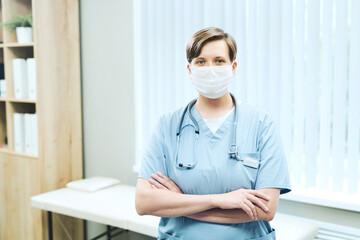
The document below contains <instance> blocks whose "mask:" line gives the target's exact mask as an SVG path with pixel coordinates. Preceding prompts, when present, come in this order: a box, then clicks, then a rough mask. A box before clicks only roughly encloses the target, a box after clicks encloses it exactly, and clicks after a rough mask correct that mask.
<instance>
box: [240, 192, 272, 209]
mask: <svg viewBox="0 0 360 240" xmlns="http://www.w3.org/2000/svg"><path fill="white" fill-rule="evenodd" d="M246 197H247V199H249V200H250V201H251V202H252V203H253V204H255V205H256V206H258V207H259V208H261V209H262V210H263V211H265V212H268V211H269V209H268V208H267V207H266V205H265V204H264V203H263V202H262V201H261V200H260V199H259V198H257V197H255V196H254V195H251V194H248V195H247V196H246Z"/></svg>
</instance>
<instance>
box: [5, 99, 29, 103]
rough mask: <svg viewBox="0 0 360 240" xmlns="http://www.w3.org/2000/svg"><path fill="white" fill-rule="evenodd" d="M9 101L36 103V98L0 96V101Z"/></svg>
mask: <svg viewBox="0 0 360 240" xmlns="http://www.w3.org/2000/svg"><path fill="white" fill-rule="evenodd" d="M3 99H5V101H9V102H16V103H36V100H33V99H28V98H0V101H4V100H3Z"/></svg>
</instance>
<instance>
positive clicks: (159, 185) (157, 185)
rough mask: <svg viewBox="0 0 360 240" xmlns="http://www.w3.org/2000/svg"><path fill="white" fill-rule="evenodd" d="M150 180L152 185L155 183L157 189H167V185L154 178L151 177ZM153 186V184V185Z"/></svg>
mask: <svg viewBox="0 0 360 240" xmlns="http://www.w3.org/2000/svg"><path fill="white" fill-rule="evenodd" d="M148 181H149V183H150V184H151V185H153V186H154V187H156V188H157V189H167V188H166V187H164V186H163V185H162V184H160V183H158V182H157V181H155V180H154V179H151V178H150V179H149V180H148ZM151 187H152V186H151ZM154 187H152V188H154Z"/></svg>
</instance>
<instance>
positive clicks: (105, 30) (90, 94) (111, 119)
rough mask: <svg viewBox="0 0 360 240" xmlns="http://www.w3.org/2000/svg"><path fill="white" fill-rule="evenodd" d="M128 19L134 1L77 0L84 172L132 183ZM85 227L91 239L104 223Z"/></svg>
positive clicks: (134, 182) (131, 90)
mask: <svg viewBox="0 0 360 240" xmlns="http://www.w3.org/2000/svg"><path fill="white" fill-rule="evenodd" d="M132 19H133V8H132V1H129V0H102V1H99V0H84V1H80V29H81V30H80V31H81V66H82V100H83V134H84V136H83V139H84V176H85V177H92V176H108V177H114V178H117V179H120V180H121V181H122V183H125V184H131V185H135V184H136V178H137V175H136V174H135V173H133V171H132V165H133V163H134V156H135V155H134V152H135V150H134V146H135V143H134V142H135V139H134V100H133V99H134V87H133V68H134V64H133V26H132V23H133V20H132ZM87 229H88V230H87V233H88V237H87V239H89V238H90V237H94V236H96V235H97V234H99V233H100V232H101V231H103V230H105V226H103V225H100V224H95V223H92V222H88V224H87ZM123 238H124V239H131V238H132V237H131V236H129V235H126V237H125V235H123ZM133 238H134V239H140V237H139V236H136V237H133ZM103 239H105V238H103Z"/></svg>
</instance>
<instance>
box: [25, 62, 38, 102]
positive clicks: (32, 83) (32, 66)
mask: <svg viewBox="0 0 360 240" xmlns="http://www.w3.org/2000/svg"><path fill="white" fill-rule="evenodd" d="M26 62H27V79H28V84H29V85H28V87H29V98H30V99H33V100H36V63H35V59H34V58H28V59H27V60H26Z"/></svg>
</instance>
